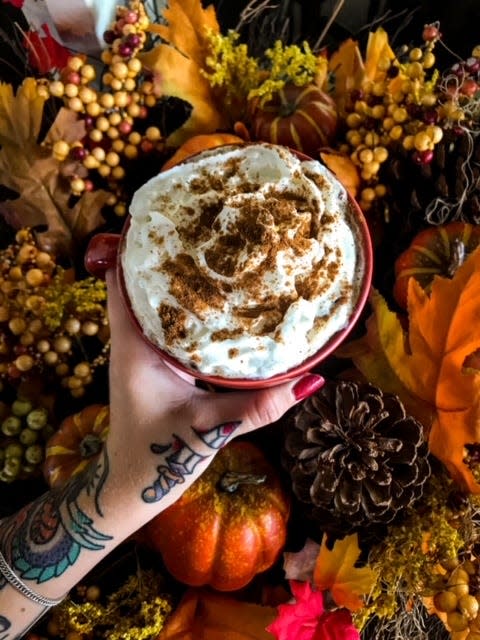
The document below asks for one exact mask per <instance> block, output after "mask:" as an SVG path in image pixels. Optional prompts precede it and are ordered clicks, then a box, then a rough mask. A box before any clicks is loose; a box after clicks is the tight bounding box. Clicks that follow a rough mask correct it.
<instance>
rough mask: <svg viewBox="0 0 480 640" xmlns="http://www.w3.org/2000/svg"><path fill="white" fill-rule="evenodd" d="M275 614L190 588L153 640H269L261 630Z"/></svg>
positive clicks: (226, 597)
mask: <svg viewBox="0 0 480 640" xmlns="http://www.w3.org/2000/svg"><path fill="white" fill-rule="evenodd" d="M276 615H277V610H276V609H275V608H274V607H264V606H262V605H259V604H252V603H249V602H243V601H240V600H236V599H234V598H232V597H230V596H226V595H223V594H218V593H215V592H213V591H208V590H207V589H193V588H192V589H188V590H187V591H186V592H185V594H184V596H183V598H182V600H181V602H180V604H179V605H178V607H177V608H176V609H175V611H174V612H173V613H172V614H171V616H170V617H169V618H168V619H167V622H166V624H165V626H164V628H163V629H162V631H161V632H160V634H159V635H158V636H157V638H156V640H271V639H272V636H271V635H270V634H269V633H268V632H267V631H266V630H265V629H266V627H267V626H268V625H269V624H270V623H271V622H273V620H274V619H275V617H276Z"/></svg>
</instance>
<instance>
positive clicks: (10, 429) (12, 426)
mask: <svg viewBox="0 0 480 640" xmlns="http://www.w3.org/2000/svg"><path fill="white" fill-rule="evenodd" d="M1 428H2V432H3V433H4V434H5V435H6V436H16V435H18V434H19V433H20V431H21V429H22V421H21V420H20V418H19V417H18V416H8V418H5V420H4V421H3V422H2V427H1Z"/></svg>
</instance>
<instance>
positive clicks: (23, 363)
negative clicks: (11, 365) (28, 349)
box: [15, 353, 35, 372]
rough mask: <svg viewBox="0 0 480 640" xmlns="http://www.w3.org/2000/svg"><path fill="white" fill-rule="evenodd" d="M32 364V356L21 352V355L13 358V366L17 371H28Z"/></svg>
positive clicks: (33, 362)
mask: <svg viewBox="0 0 480 640" xmlns="http://www.w3.org/2000/svg"><path fill="white" fill-rule="evenodd" d="M34 364H35V361H34V359H33V358H32V356H29V355H28V354H26V353H24V354H22V355H21V356H18V358H17V359H16V360H15V366H16V367H17V369H18V370H19V371H22V372H25V371H30V369H31V368H32V367H33V365H34Z"/></svg>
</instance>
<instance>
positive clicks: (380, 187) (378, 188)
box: [375, 184, 387, 198]
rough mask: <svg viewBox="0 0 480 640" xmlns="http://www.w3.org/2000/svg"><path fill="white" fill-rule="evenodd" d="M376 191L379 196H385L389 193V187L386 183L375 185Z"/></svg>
mask: <svg viewBox="0 0 480 640" xmlns="http://www.w3.org/2000/svg"><path fill="white" fill-rule="evenodd" d="M375 193H376V194H377V197H378V198H383V197H384V196H385V195H386V194H387V187H386V186H385V185H384V184H377V185H375Z"/></svg>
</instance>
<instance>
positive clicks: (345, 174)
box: [320, 149, 360, 198]
mask: <svg viewBox="0 0 480 640" xmlns="http://www.w3.org/2000/svg"><path fill="white" fill-rule="evenodd" d="M320 158H321V159H322V162H323V163H324V164H325V165H326V166H327V167H328V168H329V169H330V171H331V172H332V173H334V174H335V175H336V176H337V178H338V180H339V181H340V182H341V183H342V184H343V186H344V187H345V189H346V190H347V191H348V192H349V194H350V195H351V196H352V198H355V197H356V196H357V193H358V188H359V186H360V175H359V173H358V169H357V167H356V166H355V164H354V163H353V161H352V160H351V159H350V158H349V157H348V156H347V155H345V154H343V153H339V152H338V151H334V150H333V149H328V150H323V151H320Z"/></svg>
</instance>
